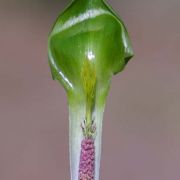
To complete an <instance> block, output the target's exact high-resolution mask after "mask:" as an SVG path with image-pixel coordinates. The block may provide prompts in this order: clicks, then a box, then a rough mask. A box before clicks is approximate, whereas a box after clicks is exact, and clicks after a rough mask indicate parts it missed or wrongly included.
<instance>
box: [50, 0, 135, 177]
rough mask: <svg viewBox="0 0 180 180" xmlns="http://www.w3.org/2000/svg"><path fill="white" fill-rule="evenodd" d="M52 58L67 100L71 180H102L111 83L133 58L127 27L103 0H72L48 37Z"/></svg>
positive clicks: (54, 76) (51, 64)
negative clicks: (106, 119)
mask: <svg viewBox="0 0 180 180" xmlns="http://www.w3.org/2000/svg"><path fill="white" fill-rule="evenodd" d="M48 55H49V64H50V67H51V72H52V76H53V79H56V80H58V81H59V82H60V83H61V84H62V85H63V87H64V88H65V90H66V92H67V97H68V103H69V148H70V169H71V180H99V168H100V157H101V136H102V122H103V112H104V107H105V102H106V97H107V94H108V90H109V87H110V81H111V78H112V75H113V74H116V73H118V72H120V71H122V70H123V69H124V67H125V65H126V64H127V62H128V61H129V59H130V58H131V57H132V56H133V51H132V48H131V44H130V40H129V36H128V33H127V31H126V28H125V26H124V24H123V23H122V21H121V20H120V18H119V17H118V16H117V14H116V13H115V12H114V11H113V10H112V8H110V7H109V6H108V5H107V4H106V3H105V2H104V1H103V0H74V1H72V2H71V4H70V5H69V6H68V8H66V10H65V11H64V12H63V13H62V14H61V15H60V16H59V17H58V19H57V21H56V23H55V25H54V27H53V29H52V31H51V33H50V35H49V41H48Z"/></svg>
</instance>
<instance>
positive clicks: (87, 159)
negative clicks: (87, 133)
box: [79, 138, 95, 180]
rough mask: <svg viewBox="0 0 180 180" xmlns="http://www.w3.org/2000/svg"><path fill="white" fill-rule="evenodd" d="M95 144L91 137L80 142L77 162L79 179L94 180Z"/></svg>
mask: <svg viewBox="0 0 180 180" xmlns="http://www.w3.org/2000/svg"><path fill="white" fill-rule="evenodd" d="M94 175H95V146H94V139H93V138H85V139H83V140H82V142H81V154H80V163H79V180H94Z"/></svg>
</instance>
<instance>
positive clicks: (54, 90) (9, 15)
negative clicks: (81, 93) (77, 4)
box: [0, 0, 180, 180]
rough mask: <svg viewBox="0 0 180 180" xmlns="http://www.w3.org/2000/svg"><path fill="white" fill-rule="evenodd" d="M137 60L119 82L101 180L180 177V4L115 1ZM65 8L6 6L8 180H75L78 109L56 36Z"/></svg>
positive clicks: (1, 175) (8, 1) (27, 0)
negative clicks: (67, 87)
mask: <svg viewBox="0 0 180 180" xmlns="http://www.w3.org/2000/svg"><path fill="white" fill-rule="evenodd" d="M109 2H110V3H111V5H112V6H113V7H114V8H115V9H116V11H117V12H119V14H120V15H121V17H122V19H123V20H124V22H125V24H126V25H127V28H128V31H129V33H130V36H131V39H132V42H133V47H134V51H135V57H134V58H133V60H132V61H130V63H129V64H128V66H127V68H126V69H125V71H123V72H122V73H121V74H119V75H117V76H115V77H114V78H113V81H112V86H111V91H110V94H109V97H108V100H107V106H106V111H105V117H104V129H103V154H102V164H101V180H179V179H180V59H179V57H180V55H179V54H180V0H151V1H150V0H119V1H118V0H110V1H109ZM67 3H68V2H67V1H65V0H64V1H62V0H0V180H69V179H70V175H69V160H68V108H67V100H66V95H65V92H64V90H63V88H62V87H61V86H60V85H59V84H58V83H57V82H54V81H52V80H51V76H50V70H49V67H48V63H47V37H48V33H49V31H50V28H51V27H52V25H53V23H54V21H55V19H56V17H57V15H58V14H59V12H60V11H61V10H62V9H63V8H64V7H65V6H66V5H67Z"/></svg>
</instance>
